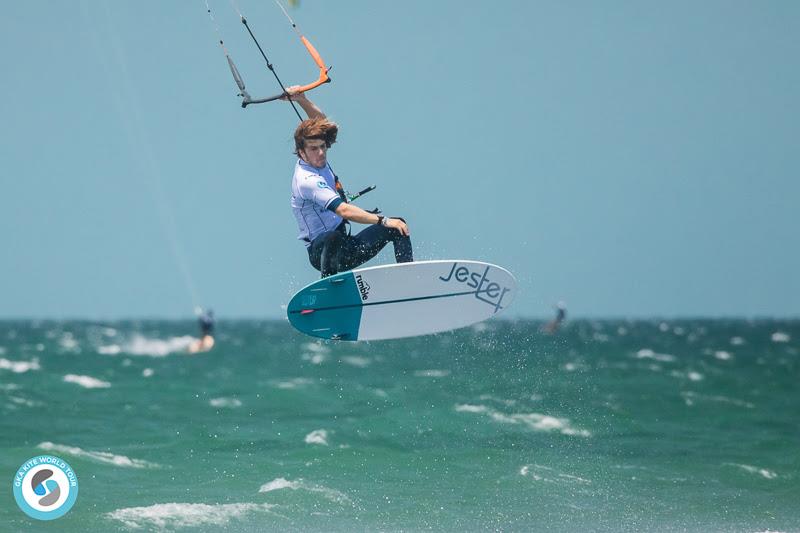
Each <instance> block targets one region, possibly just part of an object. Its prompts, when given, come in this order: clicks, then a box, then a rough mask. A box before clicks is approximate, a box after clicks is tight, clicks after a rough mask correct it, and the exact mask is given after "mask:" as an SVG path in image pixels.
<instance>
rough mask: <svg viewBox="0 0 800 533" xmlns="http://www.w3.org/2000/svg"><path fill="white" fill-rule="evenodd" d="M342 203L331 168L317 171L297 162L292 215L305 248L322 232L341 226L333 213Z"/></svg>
mask: <svg viewBox="0 0 800 533" xmlns="http://www.w3.org/2000/svg"><path fill="white" fill-rule="evenodd" d="M341 203H342V199H341V198H340V197H339V193H337V192H336V179H335V178H334V176H333V171H332V170H331V168H330V166H329V165H325V168H316V167H312V166H311V165H309V164H308V163H306V162H305V161H303V160H302V159H298V160H297V164H296V165H295V166H294V177H293V178H292V212H293V213H294V217H295V218H296V219H297V225H298V227H299V228H300V235H298V236H297V238H298V239H300V240H301V241H304V242H305V244H306V247H308V246H310V245H311V241H313V240H314V239H315V238H316V237H317V236H319V235H320V234H321V233H325V232H326V231H331V230H334V229H336V228H337V227H338V226H339V224H341V223H342V217H340V216H339V215H337V214H336V212H335V211H336V208H337V207H339V204H341Z"/></svg>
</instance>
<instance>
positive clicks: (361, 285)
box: [356, 274, 369, 302]
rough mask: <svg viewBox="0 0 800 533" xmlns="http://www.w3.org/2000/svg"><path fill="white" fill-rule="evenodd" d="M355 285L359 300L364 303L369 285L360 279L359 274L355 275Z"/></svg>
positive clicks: (367, 295)
mask: <svg viewBox="0 0 800 533" xmlns="http://www.w3.org/2000/svg"><path fill="white" fill-rule="evenodd" d="M356 284H358V292H360V293H361V299H362V300H363V301H365V302H366V301H367V298H369V283H367V282H366V281H364V278H362V277H361V274H357V275H356Z"/></svg>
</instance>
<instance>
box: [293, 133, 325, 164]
mask: <svg viewBox="0 0 800 533" xmlns="http://www.w3.org/2000/svg"><path fill="white" fill-rule="evenodd" d="M304 144H305V146H304V147H303V149H302V150H300V155H301V156H302V158H303V161H305V162H306V163H308V164H309V165H311V166H312V167H317V168H322V167H324V166H325V163H327V159H326V154H327V153H328V147H327V145H326V144H325V141H323V140H322V139H306V140H305V143H304Z"/></svg>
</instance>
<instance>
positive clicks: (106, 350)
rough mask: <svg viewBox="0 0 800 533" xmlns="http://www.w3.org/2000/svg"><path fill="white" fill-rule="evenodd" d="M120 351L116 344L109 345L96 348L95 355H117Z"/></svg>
mask: <svg viewBox="0 0 800 533" xmlns="http://www.w3.org/2000/svg"><path fill="white" fill-rule="evenodd" d="M121 351H122V348H120V347H119V346H118V345H116V344H109V345H108V346H98V347H97V353H99V354H101V355H117V354H118V353H120V352H121Z"/></svg>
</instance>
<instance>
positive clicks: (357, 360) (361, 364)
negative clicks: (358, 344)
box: [340, 355, 372, 368]
mask: <svg viewBox="0 0 800 533" xmlns="http://www.w3.org/2000/svg"><path fill="white" fill-rule="evenodd" d="M340 360H341V361H342V362H343V363H345V364H348V365H350V366H355V367H358V368H366V367H368V366H369V365H370V364H372V360H371V359H368V358H366V357H359V356H357V355H349V356H345V357H342V358H341V359H340Z"/></svg>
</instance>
